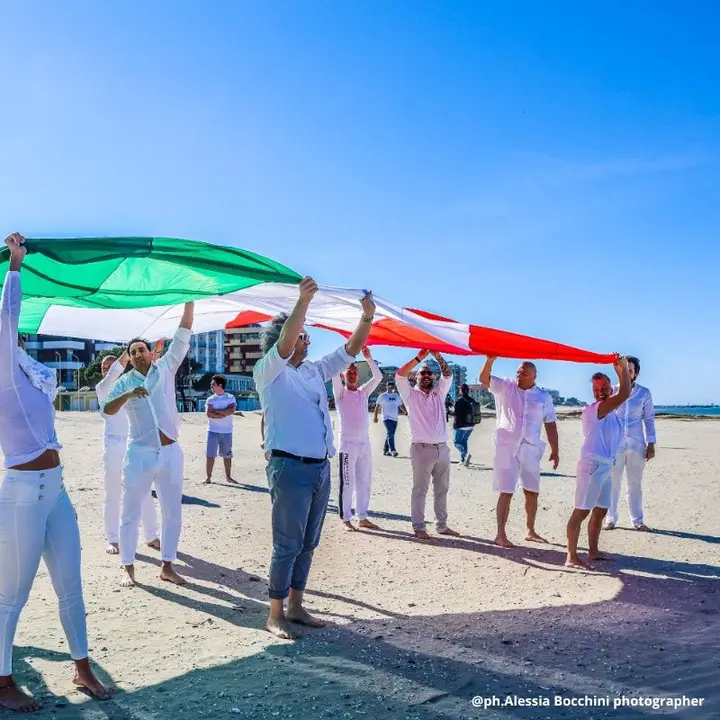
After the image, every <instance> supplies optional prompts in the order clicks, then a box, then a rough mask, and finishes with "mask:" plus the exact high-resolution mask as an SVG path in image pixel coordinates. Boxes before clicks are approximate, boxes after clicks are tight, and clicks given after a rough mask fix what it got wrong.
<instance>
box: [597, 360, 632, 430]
mask: <svg viewBox="0 0 720 720" xmlns="http://www.w3.org/2000/svg"><path fill="white" fill-rule="evenodd" d="M615 372H616V373H617V376H618V379H619V380H620V386H619V387H618V391H617V392H616V393H615V394H614V395H611V396H610V397H609V398H608V399H607V400H601V401H600V402H599V403H598V410H597V415H598V420H602V419H603V418H604V417H605V416H606V415H609V414H610V413H611V412H612V411H613V410H617V409H618V408H619V407H620V406H621V405H622V404H623V403H624V402H625V401H626V400H627V399H628V398H629V397H630V390H631V388H632V386H631V384H630V370H629V368H628V360H627V358H626V357H625V356H624V355H622V356H618V358H617V359H616V360H615Z"/></svg>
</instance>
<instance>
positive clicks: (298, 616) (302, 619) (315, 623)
mask: <svg viewBox="0 0 720 720" xmlns="http://www.w3.org/2000/svg"><path fill="white" fill-rule="evenodd" d="M286 617H287V619H288V620H289V621H290V622H294V623H297V624H298V625H307V626H308V627H314V628H322V627H325V625H327V623H326V622H325V621H324V620H320V619H318V618H316V617H313V616H312V615H311V614H310V613H309V612H308V611H307V610H306V609H305V608H304V607H299V608H291V607H289V608H288V611H287V614H286Z"/></svg>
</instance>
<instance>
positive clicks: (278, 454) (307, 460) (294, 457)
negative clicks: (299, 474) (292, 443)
mask: <svg viewBox="0 0 720 720" xmlns="http://www.w3.org/2000/svg"><path fill="white" fill-rule="evenodd" d="M270 456H271V457H279V458H287V459H288V460H297V461H298V462H301V463H306V464H308V465H321V464H322V463H324V462H325V461H326V460H327V456H325V457H324V458H322V459H320V458H311V457H300V456H299V455H293V454H292V453H289V452H285V451H284V450H271V451H270Z"/></svg>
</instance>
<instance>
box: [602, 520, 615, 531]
mask: <svg viewBox="0 0 720 720" xmlns="http://www.w3.org/2000/svg"><path fill="white" fill-rule="evenodd" d="M614 529H615V523H614V522H606V523H605V526H604V527H603V530H614Z"/></svg>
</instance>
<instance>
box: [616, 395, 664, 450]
mask: <svg viewBox="0 0 720 720" xmlns="http://www.w3.org/2000/svg"><path fill="white" fill-rule="evenodd" d="M617 391H618V388H617V387H616V388H615V392H617ZM617 414H618V417H619V418H620V422H621V423H622V426H623V439H622V443H621V445H620V450H625V449H627V450H635V452H639V453H642V454H643V455H644V454H645V450H646V445H645V444H646V442H648V443H654V442H656V437H655V406H654V405H653V399H652V395H651V393H650V391H649V390H648V389H647V388H646V387H643V386H642V385H638V384H637V383H635V385H634V386H633V388H632V390H631V391H630V397H629V398H628V399H627V400H626V401H625V402H624V403H623V404H622V405H621V406H620V407H619V408H618V410H617ZM643 425H644V426H645V433H644V434H643Z"/></svg>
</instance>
